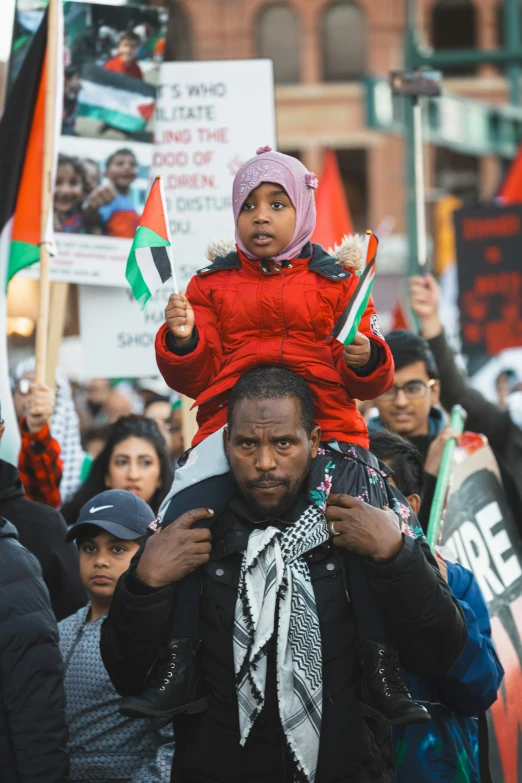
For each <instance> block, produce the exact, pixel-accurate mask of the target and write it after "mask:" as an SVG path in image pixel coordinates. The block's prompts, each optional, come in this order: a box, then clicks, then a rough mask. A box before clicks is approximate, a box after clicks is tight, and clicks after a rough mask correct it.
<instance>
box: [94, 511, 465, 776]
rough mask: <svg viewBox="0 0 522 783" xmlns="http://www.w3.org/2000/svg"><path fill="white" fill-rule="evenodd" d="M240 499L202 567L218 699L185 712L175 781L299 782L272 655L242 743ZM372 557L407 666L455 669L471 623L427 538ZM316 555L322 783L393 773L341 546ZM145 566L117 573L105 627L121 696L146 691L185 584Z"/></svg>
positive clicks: (423, 671)
mask: <svg viewBox="0 0 522 783" xmlns="http://www.w3.org/2000/svg"><path fill="white" fill-rule="evenodd" d="M240 506H242V504H241V503H240V504H239V505H238V504H237V502H236V501H232V503H231V504H230V506H229V509H228V510H227V511H226V512H225V514H224V515H223V516H222V517H221V519H220V520H219V521H218V523H217V525H216V529H215V531H214V549H213V556H212V559H211V561H210V563H209V564H208V565H207V566H206V567H205V568H204V569H203V577H202V602H201V610H200V630H201V636H202V639H203V656H202V668H203V673H204V677H205V680H206V684H207V689H208V696H209V707H208V710H207V712H205V713H203V714H200V715H196V716H191V717H188V716H181V718H179V719H178V720H177V722H176V725H175V730H176V754H175V758H174V775H173V780H175V781H176V783H216V782H219V783H232V782H233V781H237V783H239V782H240V781H241V783H242V782H243V781H245V782H246V781H248V783H289V781H293V780H294V777H293V770H292V764H291V760H290V759H289V758H288V756H287V754H286V752H285V749H284V748H285V745H284V742H283V738H282V731H281V727H280V723H279V718H278V711H277V699H276V696H275V693H276V686H275V667H274V665H273V664H272V665H270V660H271V655H270V653H269V665H268V675H267V686H266V704H265V708H264V710H263V713H261V715H260V716H259V717H258V719H257V720H256V723H255V724H254V727H253V729H252V732H251V735H250V736H249V739H248V741H247V743H246V745H245V748H244V749H241V748H240V746H239V730H238V714H237V701H236V692H235V679H234V664H233V647H232V632H233V624H234V611H235V605H236V598H237V586H238V579H239V571H240V566H241V560H242V551H243V550H244V549H245V547H246V542H247V540H248V535H249V532H250V530H251V529H252V528H251V526H249V525H248V523H247V522H246V521H245V517H247V514H245V513H244V512H241V513H240V510H239V511H238V509H240ZM243 509H244V506H243ZM423 548H424V551H423ZM366 562H367V568H368V572H369V575H370V580H371V583H372V585H373V588H374V589H375V591H376V593H377V594H378V596H379V600H380V602H381V605H382V608H383V614H384V616H385V617H387V618H388V621H389V629H388V631H389V634H390V638H391V640H392V641H393V642H394V643H395V645H396V646H397V648H398V649H399V651H400V655H401V659H402V663H403V664H404V666H405V667H406V668H407V669H408V670H409V671H411V672H412V673H415V674H418V675H421V676H428V677H439V676H443V675H444V674H446V673H447V672H448V670H449V669H450V668H451V666H452V665H453V663H454V662H455V661H456V660H457V658H458V656H459V654H460V652H461V650H462V648H463V646H464V644H465V641H466V629H465V624H464V621H463V618H462V615H461V612H460V609H459V608H458V606H457V604H456V602H455V601H454V599H453V598H452V595H451V593H450V591H449V588H448V587H447V585H446V583H445V582H444V581H443V580H442V578H441V577H440V574H439V572H438V569H437V568H436V566H434V565H433V559H432V556H431V554H430V552H429V549H427V546H426V545H425V544H423V543H421V541H420V540H414V539H412V538H408V537H405V538H404V544H403V549H402V551H401V552H400V553H399V555H397V557H396V558H395V559H394V560H393V561H392V562H390V563H387V564H375V563H371V562H370V561H366ZM308 563H309V567H310V573H311V577H312V582H313V585H314V591H315V596H316V601H317V610H318V615H319V622H320V626H321V636H322V646H323V688H324V701H323V719H322V729H321V742H320V752H319V762H318V770H317V778H316V780H317V783H348V782H349V783H363V782H364V783H366V782H367V781H368V782H369V781H372V782H375V783H377V781H379V783H391V782H392V781H393V780H394V779H395V776H394V772H393V750H392V744H391V736H390V731H389V730H388V729H387V728H386V727H385V726H384V725H383V724H377V723H375V722H373V721H370V720H365V719H363V717H362V716H361V713H360V711H359V708H358V704H357V695H356V689H357V679H358V672H359V662H358V658H357V655H356V650H355V641H356V629H355V623H354V618H353V611H352V607H351V604H350V603H349V601H348V600H347V597H346V587H345V579H344V570H343V555H342V551H341V550H339V549H337V548H336V547H333V546H331V545H330V544H329V543H325V544H323V545H322V546H320V547H318V548H317V549H315V550H313V553H312V557H311V558H310V559H309V560H308ZM134 567H135V566H131V569H130V570H129V571H128V572H127V573H126V574H124V575H123V577H122V578H121V579H120V581H119V582H118V585H117V588H116V592H115V594H114V597H113V601H112V604H111V608H110V612H109V616H108V619H107V620H106V621H105V623H104V627H103V630H102V643H101V651H102V657H103V659H104V662H105V666H106V668H107V670H108V672H109V675H110V677H111V679H112V681H113V683H114V685H115V687H116V689H117V690H118V691H119V692H120V693H121V694H122V695H130V694H134V693H137V692H139V691H140V689H141V687H142V684H143V681H144V679H145V677H146V674H147V671H148V670H149V668H150V666H151V664H152V663H153V661H154V658H155V656H156V654H157V651H158V647H159V645H160V643H161V640H162V638H163V634H164V632H165V626H166V624H167V621H168V616H169V612H170V609H171V607H172V601H173V599H174V597H175V593H176V588H175V585H173V586H169V587H166V588H163V589H160V590H152V589H150V588H147V587H146V586H145V585H143V584H142V583H141V582H140V581H139V580H138V579H137V577H136V576H135V574H134V572H133V568H134Z"/></svg>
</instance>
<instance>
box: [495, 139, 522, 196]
mask: <svg viewBox="0 0 522 783" xmlns="http://www.w3.org/2000/svg"><path fill="white" fill-rule="evenodd" d="M497 198H498V199H499V200H500V201H502V203H504V204H519V203H521V202H522V144H521V145H520V147H519V148H518V151H517V154H516V157H515V158H514V160H513V161H512V162H511V165H510V167H509V169H508V170H507V173H506V176H505V177H504V180H503V182H502V184H501V186H500V188H499V191H498V193H497Z"/></svg>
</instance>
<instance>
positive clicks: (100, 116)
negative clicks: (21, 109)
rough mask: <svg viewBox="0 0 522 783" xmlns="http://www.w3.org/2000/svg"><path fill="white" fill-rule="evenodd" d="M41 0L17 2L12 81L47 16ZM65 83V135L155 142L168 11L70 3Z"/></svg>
mask: <svg viewBox="0 0 522 783" xmlns="http://www.w3.org/2000/svg"><path fill="white" fill-rule="evenodd" d="M45 5H46V3H45V2H42V0H18V2H17V12H16V17H15V29H14V35H13V51H12V54H11V61H10V69H9V81H10V83H11V84H12V83H13V81H14V79H15V78H16V74H17V73H18V72H19V70H20V66H21V63H22V62H23V59H24V57H25V55H26V54H27V51H28V48H29V43H30V40H31V37H32V35H33V34H34V33H35V31H36V30H37V28H38V25H39V24H40V21H41V19H42V17H43V14H44V9H45ZM63 10H64V23H65V37H64V48H65V83H64V110H63V120H62V134H64V135H72V136H76V137H77V136H90V137H95V138H109V139H114V138H120V139H121V138H122V137H124V138H125V139H127V138H133V139H135V140H138V141H148V142H151V141H152V130H153V121H152V118H153V114H154V104H155V100H156V85H157V83H158V71H159V63H160V61H161V59H162V52H163V49H164V43H165V36H166V33H167V21H168V13H167V11H166V10H165V9H164V8H148V7H145V6H136V5H134V6H133V7H128V6H123V7H122V5H121V4H119V5H118V4H117V3H115V4H114V5H109V4H106V3H104V4H103V5H101V4H99V3H97V2H76V1H75V2H64V4H63Z"/></svg>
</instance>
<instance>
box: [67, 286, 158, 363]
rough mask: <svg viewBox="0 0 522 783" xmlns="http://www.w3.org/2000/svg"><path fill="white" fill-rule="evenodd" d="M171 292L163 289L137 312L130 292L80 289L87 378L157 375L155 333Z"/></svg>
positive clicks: (81, 331)
mask: <svg viewBox="0 0 522 783" xmlns="http://www.w3.org/2000/svg"><path fill="white" fill-rule="evenodd" d="M171 293H173V288H172V287H170V286H169V285H166V286H164V287H163V288H162V289H161V290H160V291H158V293H157V294H155V295H154V296H153V297H151V299H149V301H148V303H147V307H146V309H145V310H143V311H140V309H139V307H137V305H136V302H135V301H134V299H133V296H132V292H131V290H130V288H106V287H104V286H88V285H82V286H80V288H79V309H80V334H81V339H82V348H83V355H84V370H85V374H86V376H87V377H94V378H146V377H148V376H152V375H158V374H159V370H158V366H157V364H156V355H155V353H154V340H155V337H156V332H157V331H158V329H159V327H160V326H161V324H162V323H164V322H165V307H166V305H167V301H168V298H169V296H170V294H171Z"/></svg>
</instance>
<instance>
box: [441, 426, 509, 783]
mask: <svg viewBox="0 0 522 783" xmlns="http://www.w3.org/2000/svg"><path fill="white" fill-rule="evenodd" d="M519 525H520V520H518V524H517V522H516V521H515V519H514V516H513V512H512V510H511V509H510V507H509V506H508V504H507V499H506V493H505V491H504V487H503V486H502V483H501V476H500V472H499V468H498V465H497V462H496V460H495V457H494V455H493V452H492V451H491V448H490V447H489V445H488V444H487V441H486V440H485V438H483V436H479V435H471V434H470V433H465V435H464V438H463V440H462V441H461V445H459V447H458V448H457V450H456V452H455V459H454V469H453V472H452V484H451V487H450V490H449V494H448V500H447V505H446V510H445V515H444V525H443V528H442V534H441V539H440V544H441V546H442V547H443V551H444V548H446V549H448V550H450V551H451V552H452V554H453V555H454V557H455V558H456V559H457V560H458V562H459V563H460V564H461V565H463V566H465V567H466V568H469V569H470V570H471V571H473V573H474V574H475V577H476V578H477V581H478V583H479V585H480V588H481V590H482V594H483V596H484V599H485V601H486V603H487V605H488V609H489V613H490V616H491V627H492V636H493V642H494V644H495V647H496V650H497V654H498V656H499V658H500V661H501V663H502V665H503V667H504V671H505V676H504V681H503V683H502V685H501V688H500V691H499V694H498V700H497V701H496V702H495V704H493V706H492V707H491V709H490V710H489V713H488V721H489V729H490V731H489V735H490V751H491V768H492V779H493V780H494V781H495V783H518V781H520V780H521V779H522V761H521V759H522V540H521V537H520V532H519V530H520V527H519Z"/></svg>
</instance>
